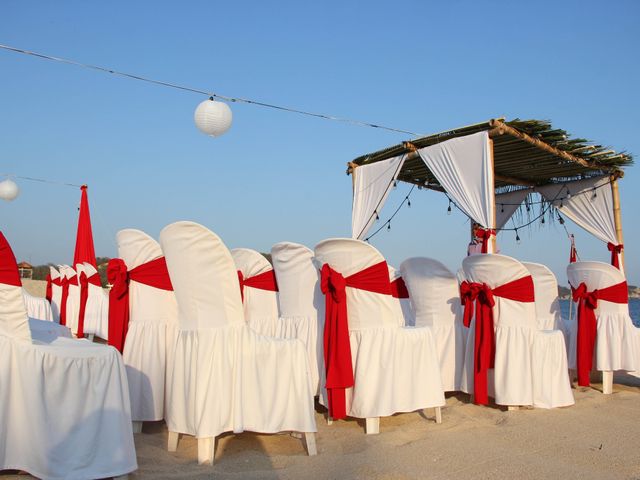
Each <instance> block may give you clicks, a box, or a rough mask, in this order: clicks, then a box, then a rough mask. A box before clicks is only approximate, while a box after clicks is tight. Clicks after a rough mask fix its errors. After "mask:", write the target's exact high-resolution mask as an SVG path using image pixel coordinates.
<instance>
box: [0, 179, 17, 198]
mask: <svg viewBox="0 0 640 480" xmlns="http://www.w3.org/2000/svg"><path fill="white" fill-rule="evenodd" d="M19 193H20V189H19V188H18V185H16V182H14V181H13V180H11V179H10V178H7V179H6V180H3V181H2V182H0V198H1V199H2V200H6V201H7V202H10V201H11V200H15V198H16V197H17V196H18V194H19Z"/></svg>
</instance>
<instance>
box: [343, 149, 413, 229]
mask: <svg viewBox="0 0 640 480" xmlns="http://www.w3.org/2000/svg"><path fill="white" fill-rule="evenodd" d="M405 157H406V155H398V156H397V157H393V158H390V159H388V160H383V161H381V162H376V163H372V164H370V165H361V166H359V167H357V168H355V169H353V170H352V172H351V175H353V179H354V180H353V182H354V183H353V206H352V210H351V236H352V237H353V238H357V239H359V240H362V239H363V238H366V235H367V232H368V231H369V229H371V226H372V225H373V224H374V223H375V221H376V218H377V216H378V214H379V213H380V211H381V210H382V207H383V206H384V203H385V202H386V200H387V197H388V196H389V191H390V190H391V187H392V184H393V182H394V181H395V179H396V178H398V174H399V173H400V170H401V169H402V165H403V164H404V159H405Z"/></svg>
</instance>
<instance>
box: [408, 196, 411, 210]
mask: <svg viewBox="0 0 640 480" xmlns="http://www.w3.org/2000/svg"><path fill="white" fill-rule="evenodd" d="M407 207H409V208H411V200H409V197H407Z"/></svg>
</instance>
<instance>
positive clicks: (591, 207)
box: [536, 175, 618, 245]
mask: <svg viewBox="0 0 640 480" xmlns="http://www.w3.org/2000/svg"><path fill="white" fill-rule="evenodd" d="M610 183H611V180H610V179H609V176H606V175H605V176H600V177H593V178H587V179H584V180H577V181H574V182H567V183H564V184H554V185H544V186H542V187H537V188H536V191H538V192H540V194H541V195H542V196H543V197H544V198H545V199H546V200H547V201H549V202H551V203H552V204H553V206H554V207H556V208H559V209H560V210H559V211H560V212H562V215H564V216H566V217H567V218H570V219H571V220H572V221H573V222H574V223H576V224H577V225H578V226H580V227H582V228H584V229H585V230H586V231H587V232H589V233H591V234H592V235H594V236H595V237H596V238H599V239H600V240H602V241H603V242H605V243H612V244H614V245H617V244H618V236H617V235H616V224H615V218H614V214H613V193H612V191H611V185H610ZM569 195H570V196H569ZM560 205H562V208H560Z"/></svg>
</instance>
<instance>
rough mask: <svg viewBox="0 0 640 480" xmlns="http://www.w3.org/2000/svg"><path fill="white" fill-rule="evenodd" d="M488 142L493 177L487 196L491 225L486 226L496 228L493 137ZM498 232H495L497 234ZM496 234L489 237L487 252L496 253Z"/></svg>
mask: <svg viewBox="0 0 640 480" xmlns="http://www.w3.org/2000/svg"><path fill="white" fill-rule="evenodd" d="M487 141H488V142H489V163H490V165H491V167H490V168H491V176H492V177H493V182H492V185H491V195H490V197H489V201H490V202H491V209H492V211H493V218H492V219H491V223H492V224H491V225H487V226H488V228H493V229H495V228H496V179H495V160H494V158H493V139H492V138H489V139H488V140H487ZM497 233H498V232H496V234H497ZM496 236H497V235H493V236H492V237H491V251H490V252H489V253H496Z"/></svg>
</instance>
